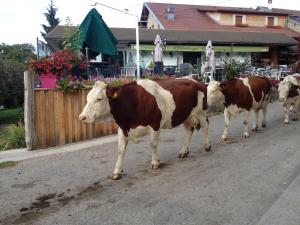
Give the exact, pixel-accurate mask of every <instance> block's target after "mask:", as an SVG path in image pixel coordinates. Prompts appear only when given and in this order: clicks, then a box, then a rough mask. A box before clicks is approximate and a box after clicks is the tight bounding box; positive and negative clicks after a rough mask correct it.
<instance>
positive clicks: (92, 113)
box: [79, 81, 112, 123]
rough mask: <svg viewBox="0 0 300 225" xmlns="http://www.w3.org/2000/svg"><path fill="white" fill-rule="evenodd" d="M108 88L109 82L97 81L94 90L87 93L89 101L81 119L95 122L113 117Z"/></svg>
mask: <svg viewBox="0 0 300 225" xmlns="http://www.w3.org/2000/svg"><path fill="white" fill-rule="evenodd" d="M106 88H107V84H105V83H104V82H102V81H98V82H96V84H95V85H94V87H93V88H92V90H91V91H90V92H89V93H88V95H87V103H86V105H85V107H84V109H83V111H82V113H81V114H80V116H79V118H80V119H82V120H84V121H85V122H88V123H93V122H96V121H104V120H108V119H111V118H112V115H111V113H110V106H109V102H108V98H107V95H106ZM83 118H84V119H83Z"/></svg>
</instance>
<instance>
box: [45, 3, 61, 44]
mask: <svg viewBox="0 0 300 225" xmlns="http://www.w3.org/2000/svg"><path fill="white" fill-rule="evenodd" d="M56 12H57V8H55V6H54V3H53V0H50V4H49V5H48V8H47V12H46V13H44V15H45V17H46V19H47V22H48V24H49V25H45V24H42V27H43V29H44V31H45V32H41V35H42V36H43V38H44V39H45V37H46V35H47V34H48V33H49V32H50V31H51V30H53V28H54V27H56V26H57V25H58V24H59V22H60V19H59V18H57V17H56ZM45 40H46V39H45Z"/></svg>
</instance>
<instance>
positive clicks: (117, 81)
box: [56, 76, 135, 93]
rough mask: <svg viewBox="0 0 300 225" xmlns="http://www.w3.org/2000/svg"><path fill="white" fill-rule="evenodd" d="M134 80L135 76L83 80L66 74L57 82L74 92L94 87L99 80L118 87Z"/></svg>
mask: <svg viewBox="0 0 300 225" xmlns="http://www.w3.org/2000/svg"><path fill="white" fill-rule="evenodd" d="M134 80H135V79H133V78H101V77H99V78H94V79H91V80H82V79H77V78H76V77H72V76H65V77H60V78H59V79H58V80H57V81H56V84H57V86H58V88H59V89H60V90H61V91H63V92H66V93H72V92H75V91H80V90H81V89H84V88H87V89H89V88H92V87H93V85H94V84H95V83H96V82H97V81H103V82H105V83H107V84H108V85H110V86H113V87H117V86H121V85H123V84H127V83H131V82H133V81H134Z"/></svg>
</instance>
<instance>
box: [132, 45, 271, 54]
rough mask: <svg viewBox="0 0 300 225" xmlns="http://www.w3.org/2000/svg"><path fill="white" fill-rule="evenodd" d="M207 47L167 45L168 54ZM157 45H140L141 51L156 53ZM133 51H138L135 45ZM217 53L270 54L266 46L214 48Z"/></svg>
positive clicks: (202, 50) (198, 50)
mask: <svg viewBox="0 0 300 225" xmlns="http://www.w3.org/2000/svg"><path fill="white" fill-rule="evenodd" d="M205 47H206V46H205V45H167V46H166V48H165V49H164V51H167V52H205ZM154 48H155V45H147V44H140V50H143V51H154ZM131 49H136V46H135V45H134V44H132V45H131ZM213 50H214V51H215V52H269V47H265V46H213Z"/></svg>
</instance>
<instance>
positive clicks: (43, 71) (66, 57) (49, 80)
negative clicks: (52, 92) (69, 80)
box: [29, 49, 81, 88]
mask: <svg viewBox="0 0 300 225" xmlns="http://www.w3.org/2000/svg"><path fill="white" fill-rule="evenodd" d="M80 62H81V61H80V56H79V55H78V54H77V53H76V52H74V51H72V50H70V49H64V50H61V51H58V52H56V53H54V54H53V55H52V56H51V57H45V58H42V59H39V60H34V61H32V62H30V63H29V68H30V69H31V70H32V71H33V72H35V73H36V74H37V75H38V76H39V78H40V81H41V86H42V87H43V88H55V87H56V81H57V77H58V76H61V75H67V74H71V72H72V68H74V67H75V66H78V65H80Z"/></svg>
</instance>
